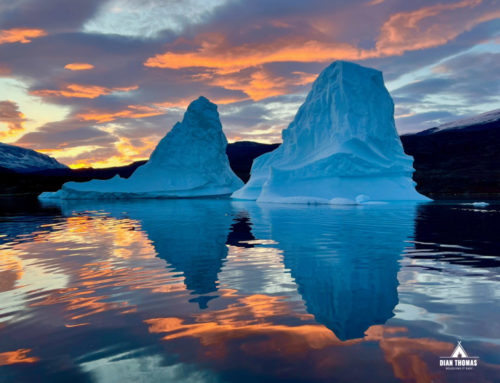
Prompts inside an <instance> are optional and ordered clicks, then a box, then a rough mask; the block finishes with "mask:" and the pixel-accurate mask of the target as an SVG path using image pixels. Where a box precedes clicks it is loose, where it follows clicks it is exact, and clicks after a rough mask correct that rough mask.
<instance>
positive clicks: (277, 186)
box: [232, 61, 427, 204]
mask: <svg viewBox="0 0 500 383" xmlns="http://www.w3.org/2000/svg"><path fill="white" fill-rule="evenodd" d="M282 136H283V144H282V145H281V146H280V147H279V148H278V149H276V150H274V151H273V152H270V153H266V154H264V155H262V156H260V157H258V158H256V159H255V161H254V163H253V166H252V171H251V176H250V180H249V182H248V183H247V184H246V185H245V186H244V187H243V188H241V189H240V190H238V191H236V192H235V193H233V195H232V197H233V198H236V199H249V200H257V201H259V202H282V203H334V204H337V203H338V204H344V203H363V202H367V201H394V200H426V199H427V198H426V197H424V196H422V195H421V194H419V193H418V192H417V191H416V190H415V183H414V182H413V180H412V174H413V172H414V169H413V158H412V157H410V156H407V155H406V154H405V153H404V151H403V146H402V145H401V140H400V139H399V136H398V134H397V131H396V128H395V123H394V104H393V101H392V98H391V96H390V95H389V92H388V91H387V89H386V88H385V86H384V80H383V78H382V73H381V72H379V71H377V70H374V69H370V68H366V67H362V66H360V65H357V64H353V63H349V62H343V61H336V62H334V63H333V64H331V65H330V66H329V67H327V68H326V69H325V70H323V72H321V74H320V75H319V76H318V78H317V79H316V80H315V81H314V83H313V85H312V90H311V91H310V92H309V94H308V96H307V98H306V100H305V102H304V104H303V105H302V106H301V107H300V109H299V111H298V112H297V114H296V116H295V118H294V120H293V121H292V123H291V124H290V125H289V126H288V128H287V129H285V130H284V131H283V134H282Z"/></svg>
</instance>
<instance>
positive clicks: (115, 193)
mask: <svg viewBox="0 0 500 383" xmlns="http://www.w3.org/2000/svg"><path fill="white" fill-rule="evenodd" d="M226 146H227V140H226V136H225V135H224V133H223V132H222V125H221V122H220V119H219V113H218V112H217V106H216V105H215V104H213V103H211V102H210V101H209V100H208V99H206V98H205V97H200V98H198V99H197V100H195V101H193V102H192V103H191V104H190V105H189V106H188V108H187V111H186V113H185V114H184V118H183V120H182V122H177V123H176V124H175V125H174V127H173V128H172V130H171V131H170V132H169V133H168V134H167V135H166V136H165V137H163V139H162V140H161V141H160V142H159V143H158V145H157V146H156V148H155V150H154V151H153V153H152V154H151V157H150V158H149V161H148V162H147V163H146V164H144V165H143V166H141V167H139V168H138V169H137V170H136V171H135V172H134V173H133V174H132V175H131V176H130V178H128V179H125V178H120V177H119V176H115V177H114V178H112V179H109V180H92V181H89V182H83V183H79V182H68V183H65V184H64V185H63V187H62V189H61V190H59V191H58V192H56V193H43V194H42V195H41V196H40V198H42V199H44V198H63V199H93V198H108V199H111V198H176V197H181V198H182V197H203V196H216V195H228V194H231V193H232V192H234V191H235V190H236V189H238V188H240V187H241V186H242V185H243V182H242V181H241V180H240V179H239V178H238V177H237V176H236V175H235V174H234V173H233V171H232V170H231V168H230V166H229V160H228V158H227V155H226Z"/></svg>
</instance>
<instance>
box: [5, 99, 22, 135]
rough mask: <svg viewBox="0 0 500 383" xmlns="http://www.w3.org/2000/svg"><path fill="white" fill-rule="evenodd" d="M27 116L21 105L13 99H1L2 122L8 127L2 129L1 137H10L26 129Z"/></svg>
mask: <svg viewBox="0 0 500 383" xmlns="http://www.w3.org/2000/svg"><path fill="white" fill-rule="evenodd" d="M25 121H26V118H25V116H24V114H23V113H21V111H20V110H19V107H18V106H17V104H16V103H15V102H12V101H0V124H1V123H3V124H5V125H6V127H7V129H6V130H2V129H0V139H5V138H9V137H12V136H15V135H17V134H19V133H21V132H22V131H23V130H24V122H25Z"/></svg>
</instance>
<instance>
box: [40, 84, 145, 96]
mask: <svg viewBox="0 0 500 383" xmlns="http://www.w3.org/2000/svg"><path fill="white" fill-rule="evenodd" d="M138 88H139V86H137V85H134V86H129V87H116V88H107V87H104V86H99V85H81V84H68V85H66V86H65V87H64V88H63V89H58V90H57V89H40V90H33V91H31V92H30V94H33V95H35V96H40V97H76V98H97V97H99V96H105V95H107V94H110V93H114V92H129V91H131V90H136V89H138Z"/></svg>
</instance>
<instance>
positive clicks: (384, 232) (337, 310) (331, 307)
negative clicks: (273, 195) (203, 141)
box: [234, 202, 416, 340]
mask: <svg viewBox="0 0 500 383" xmlns="http://www.w3.org/2000/svg"><path fill="white" fill-rule="evenodd" d="M234 204H235V205H236V207H239V208H240V209H244V210H246V211H248V212H249V213H250V217H251V221H252V223H253V225H254V227H253V234H254V236H255V237H257V238H259V239H266V238H268V239H271V240H273V241H275V242H276V243H277V247H278V248H279V249H281V250H282V252H283V261H284V265H285V269H289V270H290V273H291V275H292V278H293V279H294V280H295V283H296V284H297V286H298V291H299V293H300V295H301V296H302V298H303V300H304V301H305V303H306V306H307V311H308V312H309V313H311V314H313V315H314V317H315V319H316V320H317V321H318V322H319V323H321V324H324V325H325V326H327V327H328V328H329V329H331V330H332V331H333V332H334V333H335V335H336V336H337V337H338V338H339V339H341V340H347V339H353V338H361V337H363V336H364V333H365V331H366V330H367V329H368V328H369V327H370V326H372V325H375V324H384V323H385V322H386V321H387V320H388V319H390V318H391V317H393V315H394V314H393V310H394V307H395V306H396V305H397V303H398V293H397V287H398V279H397V273H398V271H399V263H398V261H399V259H400V255H401V253H402V251H403V249H404V246H405V240H407V239H408V237H410V236H411V235H412V234H413V225H414V224H413V222H414V217H415V208H416V207H415V205H391V206H389V205H381V206H376V205H373V206H363V207H344V208H338V207H333V208H332V207H330V206H278V205H270V204H262V205H256V204H251V203H245V202H235V203H234Z"/></svg>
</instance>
